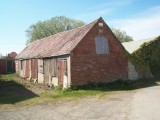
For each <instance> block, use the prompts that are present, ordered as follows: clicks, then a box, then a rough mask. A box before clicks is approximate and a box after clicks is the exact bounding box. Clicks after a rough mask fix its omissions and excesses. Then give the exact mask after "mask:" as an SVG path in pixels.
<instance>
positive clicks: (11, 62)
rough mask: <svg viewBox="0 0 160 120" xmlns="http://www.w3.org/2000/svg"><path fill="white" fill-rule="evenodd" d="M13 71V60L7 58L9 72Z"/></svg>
mask: <svg viewBox="0 0 160 120" xmlns="http://www.w3.org/2000/svg"><path fill="white" fill-rule="evenodd" d="M12 72H13V61H12V60H7V73H12Z"/></svg>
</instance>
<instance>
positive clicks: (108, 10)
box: [74, 0, 133, 22]
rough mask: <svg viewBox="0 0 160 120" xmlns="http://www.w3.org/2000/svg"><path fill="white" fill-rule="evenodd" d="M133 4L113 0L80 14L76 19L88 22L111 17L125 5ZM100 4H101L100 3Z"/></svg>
mask: <svg viewBox="0 0 160 120" xmlns="http://www.w3.org/2000/svg"><path fill="white" fill-rule="evenodd" d="M132 2H133V0H121V1H119V0H112V1H110V2H108V1H107V2H106V3H103V4H99V5H97V6H96V7H95V6H93V7H90V9H89V10H87V11H86V12H85V13H84V14H79V15H77V16H75V17H74V18H75V19H83V20H85V21H86V22H89V21H93V20H95V19H97V18H99V17H100V16H106V15H111V14H112V13H113V12H114V11H116V10H117V9H118V8H120V7H123V6H125V5H129V4H131V3H132ZM99 3H100V2H99Z"/></svg>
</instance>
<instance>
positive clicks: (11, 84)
mask: <svg viewBox="0 0 160 120" xmlns="http://www.w3.org/2000/svg"><path fill="white" fill-rule="evenodd" d="M158 80H159V79H152V80H151V79H150V80H145V79H144V80H139V81H123V80H118V81H115V82H113V83H108V84H104V83H103V84H102V83H101V84H91V83H89V84H88V85H84V86H78V87H71V88H69V89H64V90H62V89H60V88H59V87H56V88H54V89H48V88H47V87H46V86H45V85H42V84H33V83H25V82H21V80H20V79H19V78H18V77H17V75H16V74H7V75H0V107H15V106H24V105H34V104H41V103H43V104H44V103H50V102H58V101H62V100H75V99H79V98H84V97H91V96H98V97H99V98H103V97H105V98H106V97H108V96H111V95H113V94H119V93H123V92H126V91H127V92H128V91H131V90H135V89H139V88H144V87H149V86H154V85H158V84H157V81H158ZM40 91H41V92H40Z"/></svg>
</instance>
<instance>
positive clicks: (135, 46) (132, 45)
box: [122, 37, 156, 53]
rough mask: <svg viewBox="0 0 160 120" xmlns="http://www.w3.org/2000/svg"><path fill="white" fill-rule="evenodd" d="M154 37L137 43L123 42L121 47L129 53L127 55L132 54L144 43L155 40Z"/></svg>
mask: <svg viewBox="0 0 160 120" xmlns="http://www.w3.org/2000/svg"><path fill="white" fill-rule="evenodd" d="M155 38H156V37H154V38H150V39H144V40H137V41H131V42H124V43H122V45H123V46H124V48H125V49H126V50H127V51H128V52H129V53H133V52H135V51H136V50H138V49H139V48H140V47H141V45H143V44H144V43H148V42H150V41H153V40H155Z"/></svg>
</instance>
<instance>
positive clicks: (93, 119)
mask: <svg viewBox="0 0 160 120" xmlns="http://www.w3.org/2000/svg"><path fill="white" fill-rule="evenodd" d="M159 108H160V86H153V87H148V88H144V89H140V90H137V91H136V92H135V91H132V92H126V93H124V94H118V95H114V96H112V97H110V98H105V97H104V98H100V97H99V96H96V97H89V98H83V99H81V100H77V101H72V102H62V103H59V104H47V105H36V106H26V107H17V108H12V109H0V120H31V119H32V120H159V118H160V114H159V113H160V110H159Z"/></svg>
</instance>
